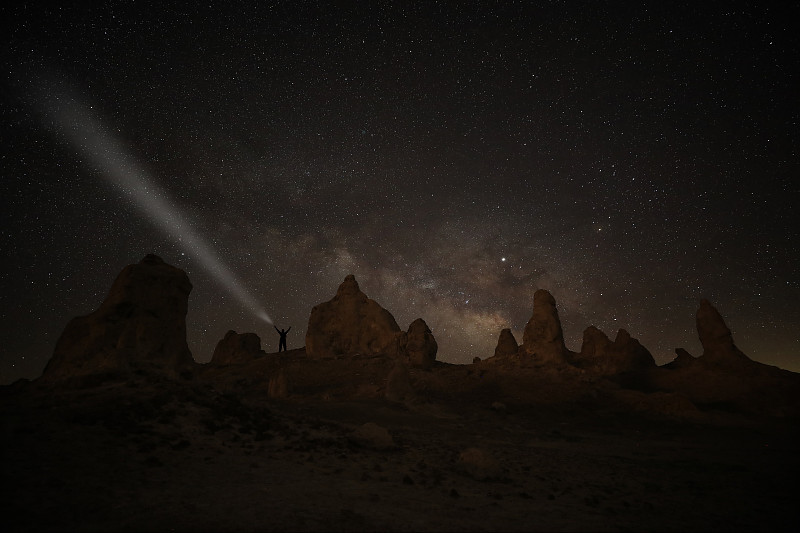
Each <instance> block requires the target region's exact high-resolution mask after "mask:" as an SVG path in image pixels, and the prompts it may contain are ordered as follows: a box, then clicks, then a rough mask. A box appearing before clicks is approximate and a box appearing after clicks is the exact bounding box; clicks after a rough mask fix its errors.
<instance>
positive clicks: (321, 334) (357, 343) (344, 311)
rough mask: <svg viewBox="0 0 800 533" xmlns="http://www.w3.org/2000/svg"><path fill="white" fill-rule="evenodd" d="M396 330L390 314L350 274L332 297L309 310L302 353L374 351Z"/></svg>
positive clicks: (317, 355)
mask: <svg viewBox="0 0 800 533" xmlns="http://www.w3.org/2000/svg"><path fill="white" fill-rule="evenodd" d="M400 331H401V330H400V327H399V326H398V325H397V322H396V321H395V319H394V317H393V316H392V314H391V313H389V311H387V310H386V309H384V308H383V307H381V306H380V305H378V304H377V303H376V302H375V301H374V300H370V299H369V298H367V296H366V295H365V294H364V293H363V292H361V289H359V287H358V282H356V278H355V277H354V276H353V275H352V274H351V275H349V276H347V277H346V278H345V279H344V282H343V283H342V284H341V285H340V286H339V290H338V291H336V296H334V297H333V299H331V300H330V301H327V302H323V303H321V304H318V305H316V306H314V308H313V309H312V310H311V316H310V317H309V319H308V329H307V330H306V353H307V354H308V356H309V357H314V358H326V357H336V356H339V355H354V354H362V355H375V354H378V353H382V352H383V351H384V350H386V349H387V348H389V347H391V346H392V345H393V344H394V343H395V336H396V334H397V333H399V332H400Z"/></svg>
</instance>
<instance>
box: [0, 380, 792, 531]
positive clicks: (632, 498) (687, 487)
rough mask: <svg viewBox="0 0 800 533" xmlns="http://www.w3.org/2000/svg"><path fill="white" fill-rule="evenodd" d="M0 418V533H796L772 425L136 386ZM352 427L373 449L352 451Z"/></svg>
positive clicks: (30, 396) (787, 435)
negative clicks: (659, 532)
mask: <svg viewBox="0 0 800 533" xmlns="http://www.w3.org/2000/svg"><path fill="white" fill-rule="evenodd" d="M0 414H1V415H2V465H3V475H2V494H1V495H0V501H1V502H2V503H0V505H1V506H2V517H3V519H2V522H3V529H4V530H5V531H18V530H22V531H26V530H33V531H51V530H52V531H166V530H169V531H204V530H208V531H257V530H334V531H337V530H361V531H367V530H369V531H372V530H385V531H426V530H427V531H449V530H476V531H480V530H493V531H496V530H503V531H508V530H526V531H529V530H569V531H576V530H592V531H597V530H665V531H685V530H718V531H731V530H788V529H792V528H793V527H794V526H796V525H797V524H798V523H799V522H798V518H800V516H799V515H798V511H797V508H798V506H797V501H798V492H799V491H798V473H800V468H798V467H799V466H800V457H798V454H797V453H796V450H797V448H796V443H797V442H798V440H797V437H798V431H797V429H798V428H797V425H796V424H795V423H792V422H787V421H785V420H784V421H776V420H761V421H756V420H754V419H753V418H744V417H728V418H725V419H724V422H716V423H687V422H683V423H678V422H669V421H659V420H652V419H645V418H641V417H638V418H637V417H636V416H634V415H630V414H623V413H617V414H614V413H610V412H604V413H602V414H599V415H598V414H596V413H592V412H591V411H590V410H587V409H585V408H574V407H573V408H569V407H553V406H531V407H529V408H522V407H520V406H516V407H513V408H512V407H505V406H502V405H495V406H494V408H492V407H491V406H488V405H468V404H466V403H464V402H457V403H454V404H443V403H434V402H427V403H426V402H418V403H417V404H416V405H413V406H408V405H399V404H393V403H389V402H387V401H386V400H384V399H381V398H372V399H359V400H356V399H353V400H349V401H339V400H330V399H328V400H326V399H321V398H318V397H315V398H308V397H289V398H287V399H283V400H269V401H267V400H266V399H264V400H263V401H260V400H258V399H253V398H252V397H251V398H249V399H247V400H243V399H242V398H241V397H239V396H237V395H235V394H232V393H225V394H223V393H219V392H216V391H215V390H214V389H213V388H212V387H210V386H208V385H201V384H194V385H192V384H183V385H169V386H158V387H156V386H153V385H149V384H143V383H139V384H133V383H127V384H125V383H118V384H106V385H104V386H100V387H96V388H94V389H92V390H82V391H71V392H70V391H59V392H56V391H43V390H37V391H33V390H31V391H27V392H22V393H18V392H14V393H11V392H6V393H4V396H3V398H2V407H0ZM365 423H374V424H377V425H378V426H380V427H382V428H385V429H386V430H388V432H389V434H390V435H391V438H392V442H386V441H385V440H381V434H380V431H377V432H376V433H372V434H371V433H369V432H366V433H364V434H363V435H360V433H359V432H358V431H357V430H358V429H359V428H360V427H361V426H362V425H363V424H365ZM373 429H374V428H373ZM359 435H360V436H359ZM383 437H385V435H384V436H383ZM470 448H473V449H474V450H472V451H469V452H467V453H463V452H465V451H466V450H468V449H470Z"/></svg>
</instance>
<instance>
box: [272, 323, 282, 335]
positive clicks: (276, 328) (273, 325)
mask: <svg viewBox="0 0 800 533" xmlns="http://www.w3.org/2000/svg"><path fill="white" fill-rule="evenodd" d="M272 327H273V328H275V331H277V332H278V333H280V332H281V330H279V329H278V326H276V325H275V324H272Z"/></svg>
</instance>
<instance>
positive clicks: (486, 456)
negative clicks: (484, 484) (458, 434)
mask: <svg viewBox="0 0 800 533" xmlns="http://www.w3.org/2000/svg"><path fill="white" fill-rule="evenodd" d="M458 461H459V464H460V466H461V470H462V471H463V472H464V473H465V474H467V475H468V476H470V477H472V478H474V479H477V480H479V481H485V480H488V479H494V478H499V477H500V475H501V474H502V469H501V467H500V463H499V462H498V461H497V459H495V458H494V456H493V455H492V454H491V452H489V451H488V450H485V449H483V448H467V449H466V450H464V451H462V452H461V453H460V454H459V455H458Z"/></svg>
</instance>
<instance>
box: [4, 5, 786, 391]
mask: <svg viewBox="0 0 800 533" xmlns="http://www.w3.org/2000/svg"><path fill="white" fill-rule="evenodd" d="M364 4H368V5H367V6H360V7H357V8H353V7H343V6H338V7H337V6H318V5H316V4H315V3H303V2H286V3H275V4H272V5H270V6H267V5H262V3H253V4H252V5H251V4H240V5H238V6H236V7H224V8H223V7H220V8H206V7H197V6H196V5H194V4H186V5H185V6H180V7H177V6H170V7H163V6H161V5H159V4H152V5H147V3H142V2H136V3H131V4H130V5H127V4H124V5H112V6H98V7H95V8H73V7H66V6H65V7H62V8H59V9H57V8H47V7H36V8H32V7H30V6H28V7H19V6H16V7H4V8H0V9H2V17H3V19H4V20H7V21H11V25H10V27H11V31H10V32H8V34H7V35H6V36H4V43H3V44H4V47H3V48H4V50H3V52H2V59H3V63H2V64H3V67H4V68H3V74H4V80H3V95H2V108H1V110H2V115H3V126H2V127H3V130H2V131H3V143H2V144H3V148H2V159H1V160H0V161H1V163H0V165H1V166H0V168H1V169H2V183H1V184H0V202H1V203H2V221H3V224H2V229H0V231H1V232H2V233H0V239H1V240H0V246H2V251H3V257H4V258H5V265H4V268H3V271H2V274H1V275H0V276H1V277H0V282H1V283H2V294H3V299H2V305H1V306H0V312H2V315H0V323H1V324H0V350H2V351H0V378H1V379H0V381H2V382H3V383H7V382H10V381H13V380H14V379H16V378H18V377H29V378H32V377H36V376H38V375H39V374H40V373H41V370H42V368H43V367H44V365H45V363H46V361H47V360H48V358H49V357H50V355H51V354H52V350H53V347H54V345H55V341H56V340H57V337H58V335H59V334H60V332H61V331H62V330H63V328H64V326H65V325H66V323H67V321H68V320H69V319H70V318H71V317H73V316H77V315H83V314H87V313H89V312H91V311H93V310H94V309H96V308H97V306H98V305H99V304H100V302H101V301H102V299H103V298H104V297H105V295H106V293H107V291H108V289H109V287H110V285H111V282H112V281H113V279H114V277H115V276H116V274H117V273H118V272H119V271H120V270H121V269H122V268H123V267H124V266H125V265H127V264H130V263H134V262H138V261H139V260H140V259H141V258H142V257H144V255H146V254H148V253H156V254H158V255H160V256H161V257H163V258H164V260H165V261H167V262H168V263H170V264H173V265H175V266H178V267H180V268H182V269H184V270H185V271H186V272H187V274H188V275H189V278H190V279H191V281H192V284H193V285H194V289H193V291H192V294H191V296H190V301H189V314H188V317H187V327H188V336H189V339H188V340H189V345H190V348H191V349H192V352H193V354H194V356H195V358H196V359H197V360H198V361H200V362H205V361H208V360H209V359H210V357H211V353H212V351H213V349H214V346H215V344H216V342H217V341H218V340H219V339H221V338H222V337H223V336H224V335H225V332H226V331H227V330H229V329H234V330H236V331H239V332H245V331H253V332H256V333H258V334H259V335H260V336H261V338H262V341H263V346H264V348H265V349H266V350H267V351H273V350H275V349H277V342H278V336H277V333H275V332H274V330H273V331H270V330H272V327H271V326H269V329H267V327H265V323H264V322H263V321H260V320H258V319H257V318H255V317H254V316H253V314H252V313H251V312H250V310H249V309H247V307H246V306H243V305H242V304H241V303H240V301H239V300H238V299H237V298H235V297H234V296H232V295H231V294H230V293H229V291H228V290H227V289H226V287H225V286H224V284H220V283H219V282H218V281H217V280H216V279H215V278H214V277H213V276H212V275H210V274H208V273H207V271H206V270H205V269H204V268H203V265H202V261H201V258H200V257H199V256H198V254H197V251H196V250H194V249H192V247H191V246H187V245H186V243H182V242H180V241H177V240H176V239H175V238H174V236H173V235H168V234H165V233H164V231H163V230H162V229H161V228H159V227H158V225H156V224H153V223H152V222H151V221H150V220H149V219H148V218H147V217H145V216H142V214H141V211H140V210H139V209H137V208H136V207H135V206H134V205H132V203H131V202H130V199H129V198H126V195H125V193H124V192H120V190H119V189H118V188H115V187H114V185H113V184H110V183H108V182H106V181H104V180H103V179H101V176H100V173H101V171H100V170H99V169H97V168H96V167H95V166H93V165H92V164H91V161H88V160H86V159H84V157H85V156H84V155H83V154H82V153H81V152H80V150H76V149H75V147H74V146H73V145H71V144H70V143H69V142H68V140H67V135H66V134H64V133H63V132H61V133H59V132H58V131H57V128H54V127H53V124H49V123H48V120H47V119H43V118H42V116H41V114H39V113H37V111H36V109H37V94H38V95H45V96H47V97H52V96H53V95H54V94H55V93H56V91H57V87H56V85H55V82H53V81H46V80H48V79H51V78H48V77H47V76H45V75H44V74H45V73H56V75H57V77H58V78H59V79H63V80H66V83H68V84H69V85H70V86H71V87H72V88H73V90H75V91H77V92H78V93H79V94H80V97H81V99H82V101H84V102H86V103H87V105H89V106H91V108H92V112H93V113H96V114H97V116H98V117H99V118H100V120H102V121H103V124H105V125H106V126H107V127H108V128H109V129H110V130H111V131H113V133H114V135H115V137H116V138H118V139H119V140H120V142H121V143H122V144H124V146H126V147H127V149H128V150H130V152H131V154H132V156H133V157H135V158H136V159H137V160H138V161H139V162H140V163H141V164H142V165H143V167H144V169H145V171H146V172H147V173H148V175H149V176H152V179H153V181H154V183H155V184H156V185H157V188H158V189H160V190H163V191H164V192H163V195H164V196H165V199H164V200H165V201H167V198H166V197H168V200H169V201H170V202H174V205H175V206H176V209H178V210H180V211H181V212H182V213H183V214H184V215H185V218H186V220H187V223H188V224H190V225H191V227H192V229H193V231H194V232H196V234H197V235H201V236H203V238H204V239H205V240H207V241H208V243H209V246H210V247H212V248H213V249H214V250H217V251H218V252H219V254H220V256H221V260H222V261H223V262H224V263H225V264H227V265H229V266H230V267H231V269H232V271H233V273H234V274H235V276H236V277H238V278H239V279H240V280H241V282H242V284H243V285H244V286H245V287H246V288H247V290H248V291H249V292H250V293H251V294H252V295H253V296H254V298H255V299H257V300H258V301H259V303H260V304H261V305H263V306H264V308H265V309H266V311H267V312H268V313H269V315H270V316H271V317H272V318H273V320H274V321H275V323H276V325H278V327H283V328H285V327H288V326H290V325H291V326H292V331H291V333H290V335H289V338H288V342H289V348H293V347H300V346H302V344H303V341H304V335H305V327H306V324H307V321H308V316H309V314H310V310H311V308H312V307H313V306H314V305H316V304H317V303H319V302H322V301H325V300H328V299H330V298H331V297H332V296H333V295H334V294H335V292H336V288H337V287H338V285H339V284H340V283H341V282H342V280H343V279H344V277H345V276H346V275H347V274H351V273H352V274H354V275H355V276H356V279H357V280H358V282H359V284H360V286H361V288H362V290H363V291H364V292H365V293H366V294H367V295H368V296H370V297H371V298H372V299H374V300H376V301H377V302H378V303H380V304H381V305H382V306H383V307H385V308H387V309H388V310H389V311H391V312H392V314H393V315H394V316H395V318H396V319H397V321H398V323H399V325H400V326H401V327H403V328H406V327H407V326H408V324H410V322H412V321H413V320H414V319H415V318H417V317H422V318H424V319H425V321H426V322H427V323H428V324H429V326H430V327H431V329H432V331H433V333H434V335H435V336H436V339H437V342H438V344H439V359H441V360H444V361H448V362H453V363H468V362H471V361H472V359H473V357H475V356H478V357H482V358H485V357H488V356H490V355H492V354H493V350H494V346H495V344H496V342H497V337H498V335H499V332H500V330H501V329H502V328H504V327H510V328H512V331H513V332H514V334H515V335H516V336H517V340H518V341H521V338H522V329H523V328H524V325H525V322H526V321H527V320H528V318H530V315H531V309H532V305H533V293H534V292H535V290H536V289H537V288H546V289H548V290H550V292H552V293H553V295H554V296H555V298H556V301H557V305H558V308H559V312H560V314H561V318H562V323H563V327H564V330H565V338H566V341H567V346H568V347H569V348H570V349H572V350H579V349H580V343H581V336H582V332H583V330H584V329H585V328H586V327H587V326H589V325H595V326H597V327H599V328H600V329H602V330H603V331H605V332H606V333H607V334H609V335H610V336H612V337H613V335H614V334H615V332H616V331H617V329H619V328H625V329H627V330H628V331H629V332H630V333H631V335H632V336H633V337H636V338H638V339H639V340H640V341H641V342H642V344H644V345H645V346H646V347H647V348H648V349H649V350H650V351H651V352H652V353H653V355H654V357H655V358H656V361H657V362H658V363H665V362H668V361H669V360H671V359H672V357H674V353H673V350H674V348H676V347H685V348H687V349H688V350H689V351H690V352H692V353H693V354H695V355H699V354H700V353H701V351H702V349H701V347H700V345H699V342H698V340H697V335H696V332H695V331H694V314H695V312H696V310H697V307H698V305H699V301H700V299H701V298H708V299H709V300H710V301H711V302H712V303H713V304H714V305H715V306H716V307H717V308H718V309H719V310H720V312H721V313H722V314H723V316H724V317H725V318H726V320H727V323H728V325H729V327H730V328H731V330H732V331H733V334H734V339H735V340H736V342H737V345H738V346H739V347H740V348H741V349H742V351H744V352H745V353H747V354H748V355H750V356H751V357H752V358H754V359H756V360H759V361H762V362H765V363H768V364H774V365H779V366H782V367H784V368H789V369H791V370H795V371H800V333H799V332H800V328H798V327H797V326H798V324H800V306H798V305H797V301H800V272H798V267H797V265H798V264H800V261H798V259H800V250H798V247H799V246H800V245H799V244H798V243H800V238H798V237H799V236H798V226H797V225H796V223H792V222H790V221H791V220H792V218H793V217H792V215H793V208H794V206H795V205H796V204H797V202H798V200H800V195H799V194H798V192H800V191H799V188H798V184H800V181H799V180H798V179H797V178H798V175H799V174H798V163H797V146H798V142H797V141H798V138H797V131H798V128H797V120H798V99H797V97H796V87H797V74H796V73H797V72H798V71H800V69H798V66H799V65H798V60H797V58H798V57H800V54H799V53H798V52H800V50H799V48H800V47H798V37H797V36H798V35H800V28H798V26H797V24H796V23H794V22H793V21H795V20H798V19H800V17H798V14H799V13H797V11H798V9H797V8H796V7H783V8H778V7H777V6H776V5H772V4H760V3H757V2H756V3H753V2H748V3H739V2H726V3H724V4H719V5H710V4H709V5H706V3H699V4H701V5H696V4H697V3H694V2H687V3H664V2H659V3H655V4H653V5H649V6H648V5H634V4H629V3H606V2H591V3H588V4H584V5H577V4H573V3H568V4H566V5H562V4H560V3H547V4H546V5H545V6H543V7H536V8H534V7H530V6H528V3H527V2H523V3H518V4H517V3H513V2H504V3H500V4H499V5H495V6H487V5H484V4H486V3H483V2H480V3H477V4H468V3H465V2H455V3H436V2H424V3H420V5H416V6H409V5H389V4H387V3H364ZM7 24H8V23H7ZM34 85H35V89H34V87H33V86H34Z"/></svg>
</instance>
